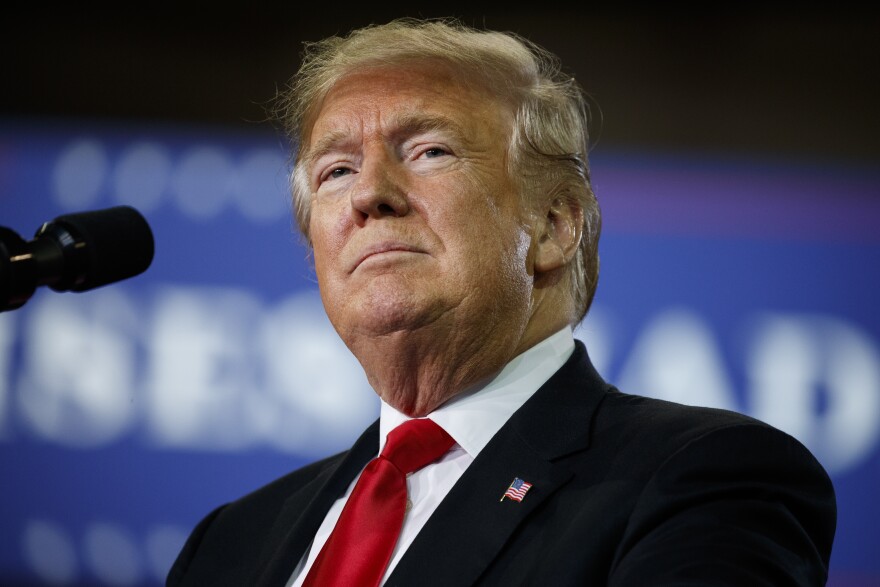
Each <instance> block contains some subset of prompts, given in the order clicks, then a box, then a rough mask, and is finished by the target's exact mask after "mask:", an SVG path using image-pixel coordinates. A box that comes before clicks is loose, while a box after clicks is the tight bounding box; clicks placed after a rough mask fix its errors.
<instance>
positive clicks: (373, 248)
mask: <svg viewBox="0 0 880 587" xmlns="http://www.w3.org/2000/svg"><path fill="white" fill-rule="evenodd" d="M394 251H400V252H404V253H424V252H425V251H424V250H423V249H421V248H420V247H416V246H413V245H410V244H407V243H402V242H398V241H384V242H380V243H375V244H372V245H370V246H368V247H365V248H364V249H363V250H362V251H361V252H360V255H359V256H358V259H357V261H356V262H355V264H354V266H353V267H352V269H351V270H352V271H354V270H355V269H357V268H358V267H360V266H361V264H362V263H363V262H364V261H366V260H367V259H369V258H370V257H375V256H376V255H381V254H383V253H391V252H394Z"/></svg>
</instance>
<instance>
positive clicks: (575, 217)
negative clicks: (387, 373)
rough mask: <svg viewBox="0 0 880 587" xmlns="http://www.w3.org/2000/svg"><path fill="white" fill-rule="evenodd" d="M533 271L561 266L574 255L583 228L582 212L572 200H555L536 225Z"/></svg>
mask: <svg viewBox="0 0 880 587" xmlns="http://www.w3.org/2000/svg"><path fill="white" fill-rule="evenodd" d="M538 227H539V230H538V234H537V235H536V236H537V247H536V251H535V272H536V273H546V272H549V271H553V270H555V269H559V268H560V267H564V266H565V265H567V264H568V262H569V261H571V259H572V258H573V257H574V256H575V253H577V248H578V245H579V244H580V242H581V235H582V233H583V227H584V210H583V208H581V206H580V204H579V203H578V202H577V201H575V200H567V199H563V198H556V199H555V200H553V202H551V204H550V206H549V208H548V209H546V215H545V216H544V217H543V218H540V219H539V222H538Z"/></svg>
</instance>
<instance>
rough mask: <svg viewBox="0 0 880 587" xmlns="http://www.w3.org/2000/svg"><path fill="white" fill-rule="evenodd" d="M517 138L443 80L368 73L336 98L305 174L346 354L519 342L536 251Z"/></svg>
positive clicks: (436, 71) (472, 93)
mask: <svg viewBox="0 0 880 587" xmlns="http://www.w3.org/2000/svg"><path fill="white" fill-rule="evenodd" d="M512 124H513V114H512V112H511V109H510V108H509V107H506V106H504V105H502V104H501V103H500V102H498V101H497V100H494V99H491V98H490V97H488V95H487V94H484V93H482V92H479V91H477V90H474V89H471V88H467V87H465V86H464V85H462V84H461V83H458V82H456V81H454V79H453V78H452V77H451V76H450V75H449V73H448V71H446V70H445V69H444V68H442V67H433V68H427V67H412V68H404V69H401V68H397V69H390V68H387V69H371V70H367V71H363V72H359V73H354V74H350V75H348V76H347V77H345V78H343V79H342V80H341V81H340V82H339V83H337V84H336V86H335V87H334V88H333V89H332V90H331V92H330V93H329V94H328V96H327V97H326V99H325V100H324V102H323V104H322V106H321V109H320V111H319V113H318V115H317V117H316V119H315V123H314V126H313V127H312V133H311V137H310V141H309V149H308V155H307V159H306V160H305V164H306V167H307V171H308V174H309V182H310V186H311V191H312V199H311V220H310V226H309V228H310V236H311V241H312V244H313V247H314V258H315V269H316V273H317V277H318V284H319V286H320V290H321V296H322V299H323V301H324V306H325V308H326V310H327V313H328V315H329V317H330V320H331V322H332V323H333V324H334V326H335V327H336V329H337V330H338V331H339V333H340V335H341V336H342V338H343V339H344V340H345V341H346V342H347V343H349V344H350V345H351V343H352V342H355V343H356V342H357V338H358V337H359V336H367V337H370V336H377V335H378V336H381V335H387V334H391V333H396V332H411V331H418V330H421V329H423V328H425V327H427V326H429V325H434V326H440V327H441V328H456V329H458V328H462V329H467V330H472V331H473V332H465V331H462V332H460V333H458V334H461V335H465V336H468V337H470V338H469V339H470V340H484V339H485V338H484V337H485V335H486V332H485V331H486V329H492V328H498V327H500V326H499V325H504V326H503V327H504V328H514V329H519V331H520V333H521V332H522V329H523V328H524V327H525V324H526V322H527V321H528V315H529V312H530V296H531V287H532V279H531V277H530V273H531V270H530V267H529V260H528V257H529V249H530V243H531V238H530V233H529V227H528V225H527V222H528V217H527V214H526V213H525V212H524V210H523V207H522V204H521V199H520V197H519V194H518V192H517V188H516V187H515V185H514V183H513V182H512V181H511V179H510V178H509V177H508V175H507V171H506V165H507V150H508V144H509V141H510V133H511V129H512ZM514 336H516V335H515V334H514ZM465 340H467V338H465Z"/></svg>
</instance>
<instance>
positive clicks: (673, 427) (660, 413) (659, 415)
mask: <svg viewBox="0 0 880 587" xmlns="http://www.w3.org/2000/svg"><path fill="white" fill-rule="evenodd" d="M596 425H597V428H598V429H599V430H601V429H603V427H604V428H607V427H609V426H612V425H613V426H614V427H615V428H617V429H618V431H620V429H621V427H623V428H626V429H629V430H628V435H630V436H633V437H635V438H639V439H641V438H644V437H646V436H650V437H654V438H655V442H656V440H657V439H659V438H666V439H668V440H669V442H672V443H680V444H685V443H687V442H690V441H691V440H694V439H696V438H699V437H701V436H704V435H706V434H711V433H714V432H716V431H720V430H723V429H729V428H734V429H742V430H743V431H744V432H746V433H748V431H751V430H764V431H766V432H767V433H769V434H771V435H775V434H778V435H780V436H788V435H787V434H785V433H784V432H782V431H780V430H778V429H776V428H774V427H772V426H771V425H769V424H767V423H766V422H762V421H761V420H757V419H755V418H753V417H751V416H747V415H745V414H742V413H739V412H735V411H732V410H725V409H720V408H707V407H701V406H690V405H685V404H680V403H676V402H671V401H667V400H661V399H655V398H650V397H645V396H640V395H633V394H628V393H623V392H622V391H620V390H619V389H617V388H615V387H611V388H610V389H609V390H608V391H607V392H606V394H605V397H604V399H603V401H602V406H601V409H600V410H599V412H598V413H597V416H596Z"/></svg>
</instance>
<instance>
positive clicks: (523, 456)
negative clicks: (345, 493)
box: [386, 343, 607, 587]
mask: <svg viewBox="0 0 880 587" xmlns="http://www.w3.org/2000/svg"><path fill="white" fill-rule="evenodd" d="M606 388H607V384H605V383H604V381H602V379H601V378H600V377H599V375H598V374H597V373H596V372H595V370H594V369H593V367H592V365H591V364H590V362H589V359H588V358H587V355H586V350H585V349H584V347H583V345H582V344H581V343H578V344H577V347H576V349H575V352H574V354H573V355H572V357H571V358H570V359H569V360H568V362H566V364H565V365H564V366H563V367H562V368H561V369H560V370H559V371H558V372H557V373H556V374H555V375H554V376H553V377H551V378H550V380H548V381H547V383H545V384H544V385H543V386H542V387H541V388H540V389H539V390H538V391H537V392H536V393H535V394H534V395H533V396H532V398H531V399H529V401H527V402H526V403H525V405H523V407H522V408H520V409H519V410H518V411H517V412H516V413H515V414H514V415H513V416H512V417H511V419H510V420H509V421H508V422H507V424H505V425H504V426H503V427H502V428H501V430H499V431H498V433H497V434H496V435H495V437H493V439H492V440H491V441H490V442H489V444H488V445H487V446H486V448H485V449H483V451H482V452H481V453H480V454H479V456H478V457H477V458H476V459H475V460H474V462H473V463H472V464H471V466H470V467H468V469H467V471H465V473H464V475H462V477H461V479H459V481H458V482H457V483H456V484H455V486H454V487H453V488H452V490H451V491H450V492H449V494H448V495H447V496H446V498H445V499H444V500H443V501H442V502H441V503H440V505H439V506H438V508H437V510H436V511H435V512H434V514H433V515H432V516H431V518H430V519H429V520H428V522H427V524H425V526H424V528H422V531H421V532H420V533H419V535H418V536H417V537H416V539H415V540H414V541H413V543H412V545H411V546H410V547H409V549H408V550H407V552H406V555H404V557H403V558H402V559H401V560H400V563H398V565H397V567H396V568H395V569H394V572H393V573H392V574H391V576H390V577H389V579H388V581H387V582H386V586H387V587H390V586H407V585H419V586H420V587H428V586H430V585H438V586H439V585H443V587H454V586H459V585H460V586H465V585H468V586H469V585H473V584H475V583H476V582H477V581H478V579H479V577H480V575H481V574H482V573H483V572H484V571H485V569H486V567H487V566H488V565H489V564H490V563H491V562H492V560H493V559H494V558H495V557H496V556H497V554H498V553H499V551H500V550H501V549H502V548H503V546H504V545H505V543H506V542H507V541H508V540H509V539H510V537H511V536H512V535H513V533H514V532H515V531H516V528H517V527H518V526H519V525H520V524H521V523H522V522H523V521H524V520H525V519H526V518H527V517H528V516H529V515H530V514H531V513H532V512H534V511H535V510H536V509H537V508H538V507H539V506H540V505H541V504H542V503H543V502H544V501H545V500H546V499H547V498H549V497H550V496H551V495H552V494H553V493H554V492H556V491H557V490H558V489H559V488H560V487H562V486H563V485H564V484H565V483H566V482H568V481H569V480H570V479H571V477H572V476H573V473H572V471H571V470H570V469H569V468H568V467H567V466H566V465H565V464H562V463H559V462H556V461H558V460H559V459H560V458H561V457H563V456H565V455H568V454H571V453H574V452H577V451H581V450H585V449H586V448H587V447H588V444H589V433H590V422H591V420H592V416H593V413H594V412H595V410H596V407H597V406H598V404H599V402H600V401H601V398H602V397H603V395H604V390H605V389H606ZM516 477H519V478H520V479H523V480H524V481H526V482H528V483H531V484H532V487H531V488H530V489H529V491H528V493H527V494H526V496H525V497H524V498H523V500H522V502H516V501H512V500H510V499H505V500H504V501H499V500H500V499H501V497H502V495H504V492H505V490H506V489H507V488H508V487H509V486H510V484H511V482H512V481H513V479H514V478H516Z"/></svg>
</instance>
